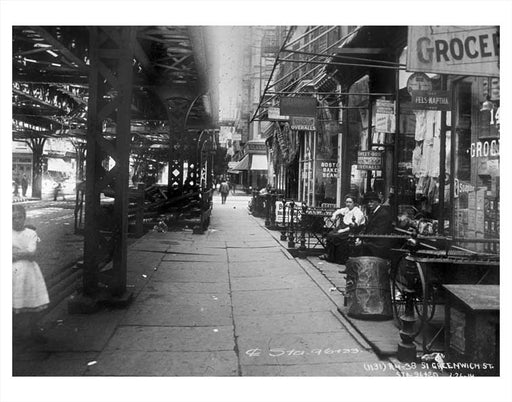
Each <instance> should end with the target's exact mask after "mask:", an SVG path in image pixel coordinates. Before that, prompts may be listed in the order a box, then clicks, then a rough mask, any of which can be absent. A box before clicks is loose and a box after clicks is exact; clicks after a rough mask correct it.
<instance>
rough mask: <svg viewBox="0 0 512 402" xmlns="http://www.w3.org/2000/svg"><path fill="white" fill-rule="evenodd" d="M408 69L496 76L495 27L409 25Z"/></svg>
mask: <svg viewBox="0 0 512 402" xmlns="http://www.w3.org/2000/svg"><path fill="white" fill-rule="evenodd" d="M407 42H408V43H407V70H408V71H422V72H429V73H445V74H459V75H476V76H487V77H499V75H500V71H499V54H500V40H499V32H498V28H497V27H495V26H441V25H438V26H410V27H409V35H408V41H407Z"/></svg>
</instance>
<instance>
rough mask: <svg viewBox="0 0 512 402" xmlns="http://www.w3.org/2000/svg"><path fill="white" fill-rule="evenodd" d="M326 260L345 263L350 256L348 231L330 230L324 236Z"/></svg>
mask: <svg viewBox="0 0 512 402" xmlns="http://www.w3.org/2000/svg"><path fill="white" fill-rule="evenodd" d="M326 252H327V260H328V261H330V262H335V263H337V264H345V262H346V261H347V259H348V257H349V256H350V255H349V254H350V247H349V240H348V232H344V233H337V231H336V232H331V233H329V234H328V235H327V238H326Z"/></svg>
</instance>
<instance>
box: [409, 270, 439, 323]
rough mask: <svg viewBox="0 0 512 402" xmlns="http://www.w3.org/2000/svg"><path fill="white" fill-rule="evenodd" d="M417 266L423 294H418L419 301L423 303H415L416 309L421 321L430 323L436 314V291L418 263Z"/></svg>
mask: <svg viewBox="0 0 512 402" xmlns="http://www.w3.org/2000/svg"><path fill="white" fill-rule="evenodd" d="M415 264H416V268H417V270H418V274H419V276H420V281H421V293H419V294H418V299H420V301H421V302H419V303H414V309H415V310H416V313H417V314H418V317H419V319H420V320H422V321H424V322H428V321H430V320H432V318H433V317H434V314H435V313H436V300H435V290H434V288H433V286H432V284H430V283H426V281H425V275H424V274H423V270H422V268H421V265H420V263H419V262H416V263H415ZM418 290H419V289H418Z"/></svg>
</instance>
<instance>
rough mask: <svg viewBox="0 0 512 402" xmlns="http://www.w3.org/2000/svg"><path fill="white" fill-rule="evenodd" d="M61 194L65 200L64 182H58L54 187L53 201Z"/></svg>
mask: <svg viewBox="0 0 512 402" xmlns="http://www.w3.org/2000/svg"><path fill="white" fill-rule="evenodd" d="M59 194H61V195H62V200H63V201H65V200H66V197H65V196H64V192H63V191H62V184H61V183H56V184H55V185H54V187H53V201H57V197H58V196H59Z"/></svg>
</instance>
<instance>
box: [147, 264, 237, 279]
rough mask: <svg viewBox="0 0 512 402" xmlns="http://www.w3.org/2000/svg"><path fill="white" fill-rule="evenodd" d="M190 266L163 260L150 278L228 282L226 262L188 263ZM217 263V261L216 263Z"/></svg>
mask: <svg viewBox="0 0 512 402" xmlns="http://www.w3.org/2000/svg"><path fill="white" fill-rule="evenodd" d="M189 264H190V266H188V267H187V266H183V265H181V266H180V265H177V264H174V263H172V262H163V263H162V264H160V266H159V267H158V270H157V271H156V272H155V273H154V274H153V276H152V280H154V281H163V282H229V278H228V272H227V269H224V268H222V267H226V264H224V263H222V266H220V265H216V264H214V263H201V264H198V263H194V264H193V265H192V264H191V263H189ZM217 264H218V263H217Z"/></svg>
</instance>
